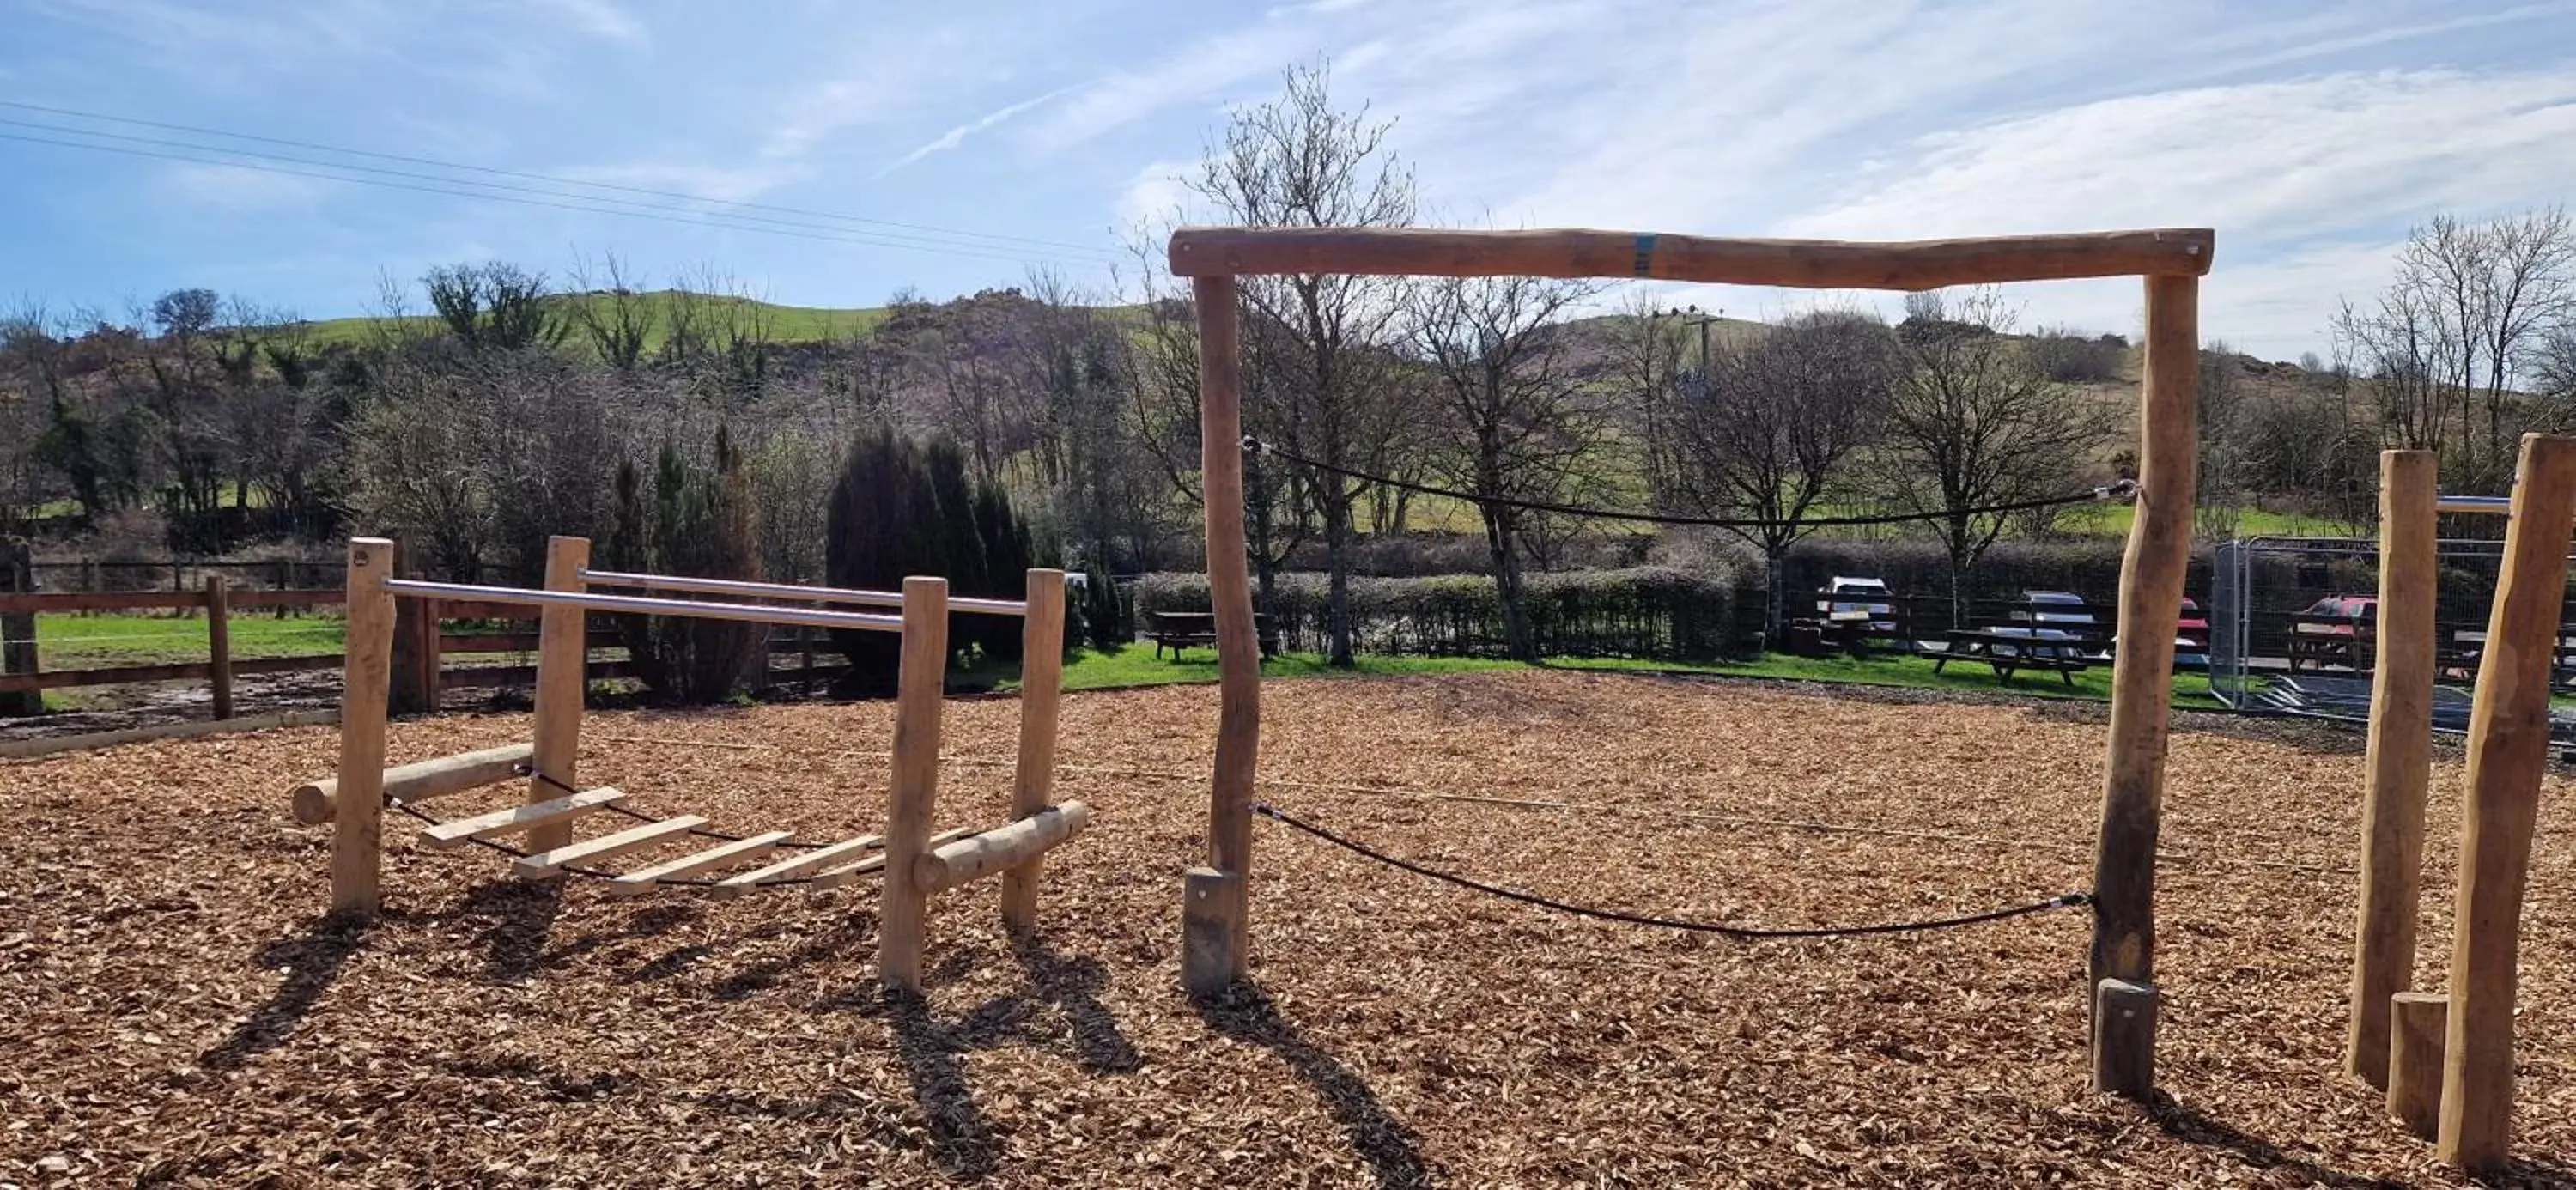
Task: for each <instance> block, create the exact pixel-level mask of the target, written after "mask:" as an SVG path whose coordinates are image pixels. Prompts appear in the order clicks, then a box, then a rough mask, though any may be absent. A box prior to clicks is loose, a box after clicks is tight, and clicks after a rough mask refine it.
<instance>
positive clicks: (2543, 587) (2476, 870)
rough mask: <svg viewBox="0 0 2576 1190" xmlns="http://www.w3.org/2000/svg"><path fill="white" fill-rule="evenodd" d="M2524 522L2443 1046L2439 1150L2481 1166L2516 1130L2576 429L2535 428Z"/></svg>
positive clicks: (2490, 675) (2513, 534) (2474, 707)
mask: <svg viewBox="0 0 2576 1190" xmlns="http://www.w3.org/2000/svg"><path fill="white" fill-rule="evenodd" d="M2512 516H2513V521H2512V524H2511V526H2510V527H2508V528H2507V529H2506V530H2505V539H2504V565H2503V570H2502V573H2501V574H2500V575H2499V577H2498V578H2497V581H2496V594H2495V607H2494V610H2493V611H2492V612H2490V613H2489V614H2488V617H2487V641H2486V656H2485V657H2484V658H2483V659H2482V660H2481V661H2480V663H2479V665H2478V689H2477V696H2476V699H2475V701H2474V702H2472V704H2471V705H2470V709H2469V784H2468V802H2467V804H2466V805H2465V806H2463V807H2462V808H2461V813H2460V891H2459V901H2458V908H2457V909H2456V911H2455V916H2454V919H2453V923H2452V927H2451V930H2452V933H2451V987H2450V992H2451V994H2450V1021H2449V1031H2448V1036H2447V1037H2446V1038H2445V1040H2444V1043H2443V1047H2442V1124H2441V1136H2440V1138H2439V1141H2438V1148H2439V1151H2440V1154H2441V1158H2442V1160H2444V1161H2448V1162H2450V1163H2452V1164H2454V1165H2457V1166H2459V1167H2460V1168H2461V1169H2464V1170H2466V1171H2468V1172H2469V1173H2471V1174H2482V1173H2490V1172H2493V1171H2495V1170H2497V1169H2499V1168H2500V1167H2502V1166H2503V1165H2504V1163H2505V1155H2506V1149H2507V1146H2508V1144H2509V1141H2510V1138H2511V1136H2512V1131H2513V1000H2514V983H2515V973H2514V964H2515V962H2516V953H2517V951H2518V950H2519V947H2520V943H2521V937H2520V935H2521V933H2522V887H2523V881H2524V878H2525V877H2526V876H2527V875H2528V873H2529V869H2530V867H2531V832H2532V826H2533V821H2534V819H2535V818H2536V817H2537V816H2538V814H2539V809H2540V779H2541V775H2542V773H2543V771H2544V770H2545V769H2546V768H2547V767H2548V764H2549V680H2550V663H2551V661H2552V658H2553V656H2554V655H2555V653H2556V652H2557V645H2558V620H2559V612H2560V607H2561V602H2562V601H2563V600H2564V599H2565V598H2566V595H2567V541H2568V536H2569V534H2570V533H2571V532H2576V438H2554V437H2549V436H2546V435H2541V434H2525V435H2523V439H2522V462H2521V465H2520V467H2519V468H2518V469H2517V470H2516V472H2515V480H2514V486H2513V513H2512Z"/></svg>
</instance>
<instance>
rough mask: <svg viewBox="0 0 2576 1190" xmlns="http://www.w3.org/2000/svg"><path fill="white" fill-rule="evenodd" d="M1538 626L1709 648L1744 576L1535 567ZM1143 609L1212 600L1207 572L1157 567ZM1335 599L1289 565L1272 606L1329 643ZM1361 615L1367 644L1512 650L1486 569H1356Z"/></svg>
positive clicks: (1296, 633) (1556, 651) (1590, 646)
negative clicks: (1415, 572) (1327, 620)
mask: <svg viewBox="0 0 2576 1190" xmlns="http://www.w3.org/2000/svg"><path fill="white" fill-rule="evenodd" d="M1526 581H1527V583H1528V599H1529V612H1530V627H1531V632H1532V636H1533V638H1534V639H1535V641H1536V643H1537V645H1538V651H1539V653H1540V655H1542V656H1559V657H1586V656H1619V657H1663V658H1674V659H1707V658H1713V657H1717V656H1721V655H1724V654H1725V653H1727V652H1728V651H1729V648H1730V645H1731V643H1732V639H1731V638H1733V637H1734V636H1735V621H1736V608H1737V598H1738V596H1737V591H1736V588H1737V584H1738V582H1739V581H1740V576H1738V575H1735V574H1732V573H1707V572H1693V571H1685V570H1677V569H1673V568H1670V567H1662V566H1640V567H1634V568H1631V569H1626V570H1583V571H1568V572H1561V573H1552V574H1533V575H1530V576H1529V577H1528V579H1527V580H1526ZM1135 600H1136V604H1135V607H1136V611H1135V614H1136V615H1137V616H1138V617H1139V618H1145V617H1149V616H1151V615H1152V613H1154V612H1158V611H1206V610H1207V609H1208V607H1209V599H1208V585H1207V576H1206V575H1204V574H1190V573H1177V572H1161V573H1155V574H1148V575H1145V576H1144V577H1142V578H1140V579H1138V580H1137V582H1136V586H1135ZM1326 603H1327V594H1326V583H1325V576H1324V575H1322V574H1318V573H1313V572H1306V571H1299V572H1293V573H1288V574H1283V575H1280V576H1279V583H1278V588H1277V591H1276V594H1275V596H1274V598H1273V600H1272V602H1271V603H1270V605H1269V606H1267V607H1264V608H1262V609H1261V610H1262V613H1263V614H1264V615H1266V616H1268V617H1269V619H1270V627H1271V629H1272V630H1273V631H1274V632H1276V633H1277V634H1278V636H1279V639H1280V644H1281V646H1282V647H1284V648H1288V649H1300V650H1304V649H1319V648H1321V647H1322V644H1323V639H1324V616H1325V607H1326ZM1351 618H1352V621H1353V624H1352V629H1353V635H1354V637H1355V641H1356V644H1357V646H1358V648H1359V650H1360V651H1361V652H1364V653H1381V654H1412V655H1419V656H1502V655H1504V653H1505V652H1506V651H1507V650H1506V647H1505V639H1504V634H1503V608H1502V600H1501V598H1500V596H1499V595H1497V593H1496V592H1495V590H1494V580H1493V579H1492V578H1491V577H1489V576H1486V575H1481V574H1449V575H1435V576H1430V577H1425V578H1365V577H1363V578H1357V579H1353V580H1352V582H1351Z"/></svg>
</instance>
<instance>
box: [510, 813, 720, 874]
mask: <svg viewBox="0 0 2576 1190" xmlns="http://www.w3.org/2000/svg"><path fill="white" fill-rule="evenodd" d="M706 824H707V820H706V819H704V818H700V817H698V816H697V815H695V814H683V815H680V816H679V817H677V818H665V819H663V820H661V821H659V822H647V823H644V824H643V825H641V826H634V827H629V828H627V829H625V830H622V831H619V832H617V833H615V834H613V835H601V836H599V837H598V838H596V839H579V840H575V841H573V842H570V843H566V844H564V845H563V846H561V847H557V848H555V849H554V850H552V851H540V852H538V853H536V854H534V855H523V856H520V857H519V858H518V859H516V860H513V861H511V863H510V871H511V873H512V874H513V875H516V876H518V877H519V878H520V879H522V880H543V879H545V878H547V877H550V876H558V875H561V874H562V873H560V872H558V871H556V869H558V868H560V867H562V866H563V865H565V864H573V863H580V862H581V861H583V860H592V859H606V858H608V857H609V856H612V855H624V854H626V853H627V852H629V851H641V850H643V849H645V848H647V847H650V846H652V845H654V844H655V843H659V842H661V841H662V840H664V839H668V838H671V837H672V836H674V835H683V834H687V833H688V832H690V831H693V830H696V829H697V828H699V827H702V826H705V825H706Z"/></svg>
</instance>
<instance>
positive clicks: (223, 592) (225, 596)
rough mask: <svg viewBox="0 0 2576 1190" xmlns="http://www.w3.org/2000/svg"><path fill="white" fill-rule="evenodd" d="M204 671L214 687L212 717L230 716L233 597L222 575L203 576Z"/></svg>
mask: <svg viewBox="0 0 2576 1190" xmlns="http://www.w3.org/2000/svg"><path fill="white" fill-rule="evenodd" d="M205 582H206V662H207V665H206V669H207V678H208V680H209V681H210V682H211V683H212V684H213V686H214V693H215V718H218V719H230V718H232V717H233V628H232V614H233V609H232V596H231V593H230V592H229V591H228V590H227V589H226V588H225V586H224V576H222V575H220V574H210V575H207V576H206V579H205Z"/></svg>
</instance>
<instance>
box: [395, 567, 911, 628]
mask: <svg viewBox="0 0 2576 1190" xmlns="http://www.w3.org/2000/svg"><path fill="white" fill-rule="evenodd" d="M385 590H387V591H390V592H392V593H393V594H396V595H408V596H411V597H412V598H415V599H471V600H475V601H478V602H482V603H525V604H533V605H535V606H538V607H578V608H583V609H586V610H589V611H595V612H626V613H629V614H633V615H639V616H692V617H695V618H697V619H701V620H739V621H742V622H743V623H747V624H809V625H813V626H814V627H818V628H861V629H868V630H871V631H876V632H901V631H903V617H901V616H880V615H871V614H869V613H867V612H836V611H824V610H822V609H819V608H810V607H761V606H759V605H756V604H749V603H700V602H697V601H694V600H688V599H650V598H646V597H644V596H641V595H599V594H594V593H592V592H588V591H532V590H527V589H525V588H521V587H484V586H476V585H474V584H471V583H431V582H422V581H419V580H417V579H387V580H385Z"/></svg>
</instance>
